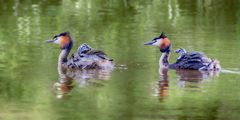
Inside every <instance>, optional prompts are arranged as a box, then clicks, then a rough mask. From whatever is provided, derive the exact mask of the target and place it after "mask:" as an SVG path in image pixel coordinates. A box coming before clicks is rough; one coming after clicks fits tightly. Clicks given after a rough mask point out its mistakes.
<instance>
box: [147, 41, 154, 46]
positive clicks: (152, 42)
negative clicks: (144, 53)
mask: <svg viewBox="0 0 240 120" xmlns="http://www.w3.org/2000/svg"><path fill="white" fill-rule="evenodd" d="M155 42H156V41H149V42H145V43H144V45H153V44H154V43H155Z"/></svg>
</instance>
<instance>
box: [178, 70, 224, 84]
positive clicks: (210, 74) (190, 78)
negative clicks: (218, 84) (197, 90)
mask: <svg viewBox="0 0 240 120" xmlns="http://www.w3.org/2000/svg"><path fill="white" fill-rule="evenodd" d="M176 74H177V79H178V86H179V87H197V86H198V85H199V83H202V82H203V81H204V80H207V79H211V78H215V77H218V75H219V71H198V70H176ZM194 85H196V86H194Z"/></svg>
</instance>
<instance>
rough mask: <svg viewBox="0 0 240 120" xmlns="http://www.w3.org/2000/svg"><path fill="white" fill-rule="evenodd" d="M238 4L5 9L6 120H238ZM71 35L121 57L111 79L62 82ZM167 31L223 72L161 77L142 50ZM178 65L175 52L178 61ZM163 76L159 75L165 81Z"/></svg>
mask: <svg viewBox="0 0 240 120" xmlns="http://www.w3.org/2000/svg"><path fill="white" fill-rule="evenodd" d="M239 5H240V3H239V1H234V0H222V1H213V0H196V1H192V0H168V1H167V0H138V1H133V0H115V1H112V0H105V1H104V0H98V1H94V0H71V1H70V0H61V1H59V0H51V1H46V0H38V1H29V0H21V1H20V0H12V1H7V2H6V1H3V0H0V46H1V47H0V71H1V72H0V106H1V109H0V120H15V119H18V120H43V119H44V120H66V119H68V120H80V119H84V120H117V119H119V120H135V119H136V120H186V119H188V120H200V119H201V120H237V119H240V114H239V113H240V92H239V91H240V64H239V61H240V54H239V51H238V50H240V14H239V13H240V6H239ZM63 31H69V32H70V33H71V36H72V38H73V40H74V46H73V50H72V53H73V52H75V51H76V49H77V48H78V46H79V45H80V44H82V43H88V44H89V45H91V46H92V47H94V48H98V49H101V50H104V51H105V52H106V53H107V54H108V56H110V57H111V58H114V60H115V64H116V68H115V69H114V70H113V71H94V70H93V71H78V73H77V75H76V76H77V77H76V78H70V79H69V81H67V82H62V81H61V80H59V76H58V72H57V59H58V55H59V53H60V49H59V47H58V46H57V45H50V44H46V43H45V42H44V41H45V40H47V39H49V38H52V37H53V36H54V35H56V34H58V33H60V32H63ZM162 31H164V32H165V33H166V34H167V35H168V37H169V39H170V40H171V42H172V45H173V46H172V48H173V50H176V49H177V48H180V47H183V48H185V49H186V50H188V51H202V52H204V53H205V54H207V55H208V56H209V57H211V58H216V59H218V60H219V61H220V63H221V66H222V68H223V70H222V71H221V72H220V73H200V72H197V71H175V70H168V71H159V64H158V60H159V57H160V55H161V54H160V52H159V50H158V49H157V48H154V47H149V46H143V43H144V42H146V41H149V40H151V39H152V38H154V37H156V36H158V35H159V34H160V33H161V32H162ZM177 57H178V55H177V54H175V53H172V54H171V58H170V62H174V60H175V59H176V58H177ZM159 72H160V73H159Z"/></svg>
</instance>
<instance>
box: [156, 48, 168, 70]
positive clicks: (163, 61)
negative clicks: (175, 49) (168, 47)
mask: <svg viewBox="0 0 240 120" xmlns="http://www.w3.org/2000/svg"><path fill="white" fill-rule="evenodd" d="M169 57H170V51H166V52H163V53H162V55H161V57H160V59H159V67H160V68H161V69H163V68H168V65H169Z"/></svg>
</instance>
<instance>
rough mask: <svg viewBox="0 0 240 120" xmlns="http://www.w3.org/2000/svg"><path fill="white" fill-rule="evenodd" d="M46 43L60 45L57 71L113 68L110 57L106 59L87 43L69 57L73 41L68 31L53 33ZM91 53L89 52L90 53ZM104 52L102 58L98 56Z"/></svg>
mask: <svg viewBox="0 0 240 120" xmlns="http://www.w3.org/2000/svg"><path fill="white" fill-rule="evenodd" d="M46 42H48V43H56V44H59V45H60V49H61V53H60V55H59V58H58V71H59V73H62V70H63V68H64V69H70V68H71V69H96V68H98V69H108V68H111V69H112V68H113V67H114V64H113V62H112V59H107V58H106V54H105V53H104V52H102V51H100V50H97V52H92V51H96V50H93V49H92V48H91V47H90V46H88V45H87V44H82V45H81V46H80V47H79V48H78V52H77V53H75V54H73V55H72V56H71V57H70V58H69V59H68V58H67V57H68V54H69V53H70V51H71V49H72V46H73V41H72V38H71V36H70V33H69V32H63V33H60V34H58V35H55V36H54V37H53V39H52V40H47V41H46ZM90 53H91V54H90ZM100 53H101V55H102V54H103V53H104V58H103V57H99V56H100Z"/></svg>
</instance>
